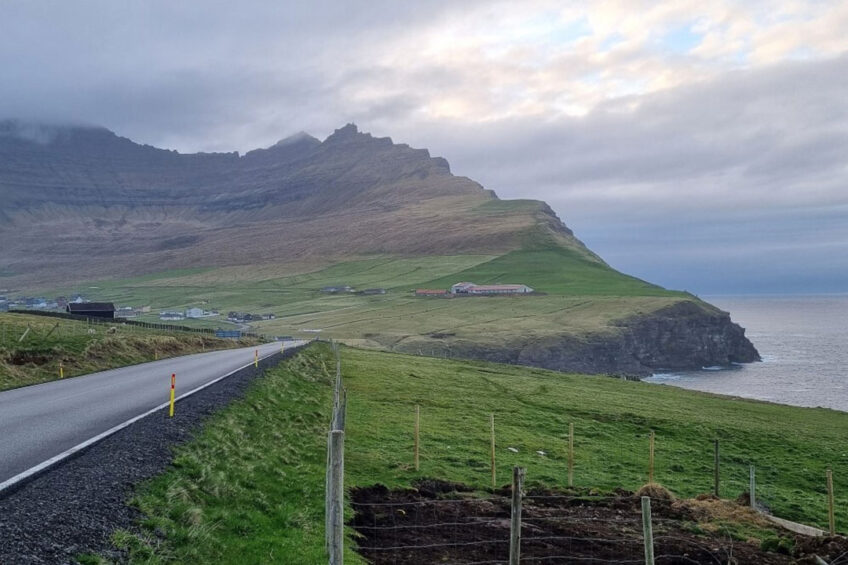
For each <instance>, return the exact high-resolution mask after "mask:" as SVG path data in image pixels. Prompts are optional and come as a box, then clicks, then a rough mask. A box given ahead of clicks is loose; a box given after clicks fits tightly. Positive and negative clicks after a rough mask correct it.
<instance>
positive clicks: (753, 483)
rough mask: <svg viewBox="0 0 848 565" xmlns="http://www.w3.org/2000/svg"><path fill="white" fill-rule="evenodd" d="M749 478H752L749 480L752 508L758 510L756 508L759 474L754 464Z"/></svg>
mask: <svg viewBox="0 0 848 565" xmlns="http://www.w3.org/2000/svg"><path fill="white" fill-rule="evenodd" d="M749 479H750V481H749V482H750V484H749V486H748V491H749V493H750V496H749V497H748V498H749V499H750V502H751V508H753V509H755V510H756V508H757V475H756V473H755V471H754V466H753V465H751V468H750V469H749Z"/></svg>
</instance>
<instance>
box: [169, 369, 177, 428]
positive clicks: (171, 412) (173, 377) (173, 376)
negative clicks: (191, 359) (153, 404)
mask: <svg viewBox="0 0 848 565" xmlns="http://www.w3.org/2000/svg"><path fill="white" fill-rule="evenodd" d="M176 385H177V375H176V373H171V405H170V407H169V408H168V417H169V418H173V417H174V389H175V387H176Z"/></svg>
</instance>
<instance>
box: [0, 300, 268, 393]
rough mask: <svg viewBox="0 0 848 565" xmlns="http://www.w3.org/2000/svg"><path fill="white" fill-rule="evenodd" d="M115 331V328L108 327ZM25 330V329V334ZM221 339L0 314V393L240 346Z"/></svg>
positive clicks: (242, 343)
mask: <svg viewBox="0 0 848 565" xmlns="http://www.w3.org/2000/svg"><path fill="white" fill-rule="evenodd" d="M112 328H114V329H112ZM27 329H29V331H27ZM253 343H256V340H252V339H250V340H247V339H246V340H239V341H234V340H226V339H217V338H215V337H211V336H209V335H203V334H195V333H188V332H178V331H174V332H165V331H161V330H151V329H145V328H139V327H135V326H125V325H121V324H117V323H116V324H114V325H104V324H88V323H86V322H80V321H75V320H63V319H57V318H48V317H44V316H31V315H27V314H0V390H6V389H10V388H15V387H19V386H25V385H30V384H35V383H40V382H45V381H50V380H54V379H58V378H59V375H60V373H59V366H60V364H61V366H62V370H63V371H64V376H65V377H73V376H76V375H82V374H86V373H92V372H94V371H101V370H105V369H112V368H114V367H123V366H126V365H134V364H136V363H143V362H146V361H153V360H154V359H163V358H165V357H175V356H177V355H186V354H188V353H198V352H200V351H211V350H214V349H226V348H231V347H242V346H247V345H251V344H253Z"/></svg>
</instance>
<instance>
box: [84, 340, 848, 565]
mask: <svg viewBox="0 0 848 565" xmlns="http://www.w3.org/2000/svg"><path fill="white" fill-rule="evenodd" d="M341 356H342V372H343V375H344V385H345V387H346V390H347V399H348V401H347V402H348V404H347V407H348V410H347V429H346V440H345V484H346V485H347V486H348V487H353V486H367V485H373V484H375V483H381V484H385V485H387V486H390V487H410V486H412V485H414V483H415V482H416V480H418V479H421V478H438V479H445V480H451V481H460V482H463V483H466V484H468V485H471V486H473V487H475V488H476V489H478V490H480V491H485V490H487V489H489V488H490V476H491V475H490V467H489V457H490V454H489V445H490V444H489V441H490V437H489V417H490V415H491V414H494V416H495V429H496V458H497V476H498V481H497V485H498V486H503V485H507V484H508V483H509V478H510V470H511V467H512V466H513V465H521V466H524V467H526V468H527V480H528V483H529V485H530V486H533V485H537V486H544V487H552V488H556V487H564V486H565V485H566V481H567V430H568V424H569V423H573V424H574V427H575V467H574V470H575V484H576V486H578V487H591V488H595V489H599V490H601V491H608V490H611V489H614V488H617V487H623V488H625V489H636V488H638V487H640V486H641V485H643V484H644V483H645V482H647V479H648V477H647V472H648V438H649V434H650V431H651V430H653V431H654V432H655V434H656V465H655V468H656V471H655V481H656V482H659V483H661V484H663V485H665V486H666V487H668V488H669V489H670V490H671V491H673V492H674V493H675V494H676V495H677V496H681V497H692V496H695V495H697V494H700V493H706V492H710V491H711V489H712V486H713V483H712V477H713V475H712V472H713V440H714V438H718V439H719V440H720V442H721V453H722V456H721V457H722V458H721V480H722V482H721V489H722V491H721V494H722V496H723V497H725V498H736V497H738V496H739V495H740V494H742V493H744V492H745V491H746V490H747V486H748V465H749V464H754V465H755V466H756V469H757V477H758V490H757V499H758V501H760V502H761V503H762V504H763V505H765V506H766V507H767V508H769V509H770V510H771V511H772V512H773V513H774V514H776V515H778V516H782V517H784V518H788V519H792V520H796V521H800V522H804V523H808V524H812V525H817V526H820V527H821V526H825V525H826V523H827V511H826V509H827V506H826V495H825V470H826V468H827V467H831V468H832V469H833V472H834V482H835V490H836V508H837V516H836V519H837V525H838V528H839V529H840V530H844V528H845V524H846V523H848V522H846V520H848V510H846V508H848V504H847V503H848V460H846V454H845V453H844V449H842V441H843V440H844V437H845V436H846V434H848V414H845V413H841V412H835V411H831V410H823V409H809V408H795V407H790V406H782V405H776V404H769V403H764V402H755V401H748V400H742V399H738V398H730V397H721V396H716V395H709V394H704V393H698V392H694V391H688V390H684V389H679V388H673V387H664V386H661V385H652V384H647V383H638V382H631V381H624V380H617V379H611V378H608V377H591V376H581V375H564V374H561V373H555V372H551V371H544V370H537V369H529V368H526V367H515V366H508V365H498V364H493V363H479V362H461V361H450V360H441V359H434V358H428V357H419V356H409V355H400V354H394V353H385V352H377V351H366V350H360V349H353V348H347V347H345V348H342V350H341ZM333 365H334V358H333V356H332V353H331V351H330V348H329V347H328V346H326V345H321V344H316V345H313V346H311V347H310V348H308V349H307V350H305V351H304V352H302V353H300V354H298V355H297V356H295V357H294V358H292V359H290V360H288V361H286V362H284V363H283V364H282V365H281V366H280V367H279V368H277V369H274V370H272V371H270V372H269V373H268V374H267V375H266V377H265V378H263V379H261V380H259V381H257V383H256V384H255V385H254V386H253V387H252V388H251V390H250V391H249V392H248V394H247V396H246V397H245V398H244V399H243V400H241V401H237V402H235V403H233V404H232V405H230V406H229V407H227V408H226V409H224V410H223V411H221V412H220V413H219V414H218V415H216V416H215V417H214V418H213V419H212V420H211V421H210V422H209V423H208V424H207V425H206V427H205V429H204V431H203V432H202V433H201V434H199V435H198V436H197V438H196V439H195V440H193V441H192V442H190V443H189V444H187V445H185V446H183V447H180V448H179V449H178V450H177V455H176V459H175V465H174V467H173V468H172V469H170V470H169V471H167V472H166V473H164V474H163V475H161V476H160V477H158V478H156V479H154V480H153V481H151V482H150V483H149V484H147V485H145V486H143V487H142V488H141V489H140V491H139V493H138V494H137V496H136V498H135V504H136V505H137V507H138V508H139V509H140V510H141V511H142V515H143V518H142V523H141V530H140V532H136V533H129V532H119V533H118V534H116V536H115V538H114V539H115V540H116V542H117V543H118V545H120V546H122V547H124V548H128V549H129V550H130V556H131V561H132V562H134V563H165V562H178V563H189V562H191V563H207V562H214V563H245V562H250V563H260V562H279V563H304V564H308V563H316V564H317V563H322V562H325V561H326V557H325V556H324V553H323V527H324V516H323V485H324V470H325V467H324V464H325V449H326V431H327V429H328V426H329V419H330V412H331V410H330V408H331V407H330V404H331V402H332V390H331V379H330V373H329V371H328V368H332V367H333ZM416 404H417V405H419V406H420V407H421V468H420V471H418V472H416V471H415V470H414V468H413V451H412V446H413V426H414V413H415V412H414V407H415V405H416ZM510 448H512V449H510ZM513 450H516V451H513ZM728 519H730V518H728ZM725 525H726V524H725ZM731 526H732V524H731ZM731 529H732V528H731ZM737 529H739V531H746V530H745V526H744V525H740V526H739V527H738V528H737ZM769 535H773V534H769ZM352 541H353V540H352ZM351 545H352V544H348V546H347V547H348V561H349V562H352V563H360V562H361V561H359V560H358V558H357V557H356V556H355V555H353V554H352V552H350V547H351ZM93 561H96V560H93Z"/></svg>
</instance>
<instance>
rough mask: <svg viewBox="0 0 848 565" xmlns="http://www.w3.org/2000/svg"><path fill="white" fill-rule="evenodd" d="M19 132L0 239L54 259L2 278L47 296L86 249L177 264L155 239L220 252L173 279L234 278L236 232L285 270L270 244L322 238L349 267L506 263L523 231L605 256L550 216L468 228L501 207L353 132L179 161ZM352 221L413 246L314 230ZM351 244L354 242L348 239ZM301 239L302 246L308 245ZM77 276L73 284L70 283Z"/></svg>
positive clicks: (13, 259) (1, 255)
mask: <svg viewBox="0 0 848 565" xmlns="http://www.w3.org/2000/svg"><path fill="white" fill-rule="evenodd" d="M10 124H11V123H10V122H4V123H3V124H0V132H5V135H0V160H2V163H3V164H2V165H0V197H2V199H3V202H4V213H3V217H2V219H0V234H2V233H3V231H5V232H6V233H7V234H8V235H9V236H10V237H11V236H12V234H13V233H14V234H18V236H17V239H18V240H20V239H21V236H23V235H26V236H27V237H28V238H29V239H30V243H31V242H44V243H45V245H35V246H33V245H31V244H28V245H26V246H16V245H11V246H9V247H7V248H6V249H5V250H4V251H2V252H0V268H2V269H5V270H6V271H11V272H13V273H23V274H24V275H22V276H20V277H19V279H18V280H21V282H24V283H28V284H42V283H44V282H47V281H46V280H45V277H48V276H49V277H53V276H55V275H56V273H57V272H59V273H61V272H63V271H66V270H67V269H66V267H65V266H64V265H63V263H65V261H64V259H66V258H67V257H68V255H69V254H70V255H73V254H75V253H76V252H75V251H74V248H73V247H70V248H69V247H68V245H65V244H66V243H70V244H72V245H79V246H81V249H80V252H79V255H82V256H84V257H85V259H86V262H87V263H89V264H98V263H100V262H101V261H100V260H99V258H100V257H101V256H102V255H103V254H105V255H110V254H111V253H110V249H116V250H121V251H122V253H126V252H127V249H128V248H131V247H132V245H133V244H135V245H137V251H138V253H140V254H149V253H154V254H155V253H157V252H158V251H165V250H168V251H174V249H173V248H168V249H162V248H161V246H157V245H156V244H152V245H151V244H148V243H147V242H146V239H156V237H157V236H158V235H161V236H162V240H163V241H168V240H173V239H175V238H180V239H183V240H185V236H187V235H192V236H194V237H196V238H199V239H200V240H206V239H208V240H209V241H210V245H209V249H208V252H207V251H204V248H200V249H198V252H199V253H200V255H201V257H202V260H200V261H198V260H197V259H200V258H196V259H191V258H186V257H183V256H180V255H179V254H178V256H174V257H170V256H167V255H162V256H161V258H160V259H161V261H162V262H163V265H162V267H163V270H164V269H168V268H174V267H177V266H180V265H182V264H183V263H181V261H182V262H185V261H188V262H189V263H190V264H205V265H207V266H215V265H218V264H235V263H234V257H232V255H233V253H230V252H228V245H227V238H228V237H229V236H231V235H232V234H231V233H226V232H232V230H233V228H234V227H236V226H241V227H245V226H249V230H248V231H251V232H252V233H253V236H252V237H251V239H250V241H247V242H244V241H242V242H240V243H239V245H242V246H243V247H242V250H243V251H244V252H245V253H246V256H247V257H249V258H250V260H251V261H257V260H258V261H267V260H271V259H273V260H286V259H287V258H289V256H290V255H292V253H288V252H287V251H286V250H285V249H278V250H277V251H276V252H274V253H269V251H270V250H271V249H272V248H273V247H274V243H273V241H272V239H273V237H275V236H280V235H285V236H288V237H289V238H291V236H292V235H293V234H294V235H297V234H296V232H298V230H300V231H302V232H304V233H306V234H308V237H309V242H310V244H309V245H308V246H305V247H313V246H314V244H315V239H314V237H315V236H316V233H317V232H321V234H322V237H323V238H324V239H326V240H327V242H328V244H330V245H323V246H319V247H320V253H322V254H328V253H329V254H331V255H336V253H333V250H332V247H333V245H337V246H338V248H339V249H338V251H339V253H338V255H342V256H348V255H350V254H354V255H356V254H358V253H362V254H365V255H368V254H373V253H401V254H402V253H404V252H405V245H406V244H409V249H408V251H409V252H411V253H428V252H429V253H445V252H456V251H460V252H469V251H472V250H477V251H484V252H501V251H508V250H510V249H515V248H518V247H519V246H520V245H521V242H520V239H521V237H520V234H519V232H520V231H521V230H522V229H525V230H533V229H542V230H543V231H545V230H550V231H551V232H552V235H553V237H555V238H559V239H562V242H563V243H564V244H566V245H570V246H574V247H575V248H576V249H579V250H581V252H584V253H586V254H587V256H594V254H591V253H590V252H589V251H588V249H586V248H585V246H584V245H583V244H582V243H581V242H579V241H578V240H577V239H576V238H574V236H573V234H572V233H571V232H570V230H568V228H567V227H565V225H564V224H562V222H561V221H560V220H559V218H557V217H556V215H555V214H554V213H553V210H551V209H550V207H548V206H547V205H546V204H544V203H541V202H540V203H539V204H538V205H537V206H536V209H535V210H533V211H529V210H528V209H525V210H524V211H516V212H514V213H510V214H507V215H506V216H504V218H503V222H501V223H500V225H499V224H498V222H497V221H495V220H497V218H493V217H487V216H486V215H485V214H470V213H469V212H471V211H472V210H473V209H474V208H476V207H478V206H480V205H483V204H485V203H486V202H489V201H492V200H497V201H499V200H498V199H497V196H496V195H495V194H494V192H492V191H489V190H486V189H484V188H483V187H482V186H481V185H480V184H479V183H476V182H474V181H472V180H471V179H468V178H466V177H460V176H455V175H453V174H452V173H451V172H450V166H449V164H448V162H447V160H445V159H444V158H441V157H435V158H434V157H431V156H430V153H429V151H427V150H426V149H413V148H411V147H409V146H408V145H405V144H395V143H394V142H393V141H392V140H391V139H390V138H379V137H373V136H371V135H370V134H367V133H362V132H359V130H358V128H357V127H356V126H355V125H354V124H348V125H346V126H344V127H342V128H339V129H337V130H336V131H335V132H333V133H332V134H331V135H329V136H328V137H327V138H326V139H325V140H324V141H323V142H321V141H318V140H317V139H316V138H314V137H312V136H309V135H308V134H295V136H292V137H289V138H284V139H283V140H281V141H280V142H278V143H276V144H274V145H272V146H271V147H268V148H264V149H257V150H253V151H249V152H247V153H245V154H244V155H238V154H237V153H191V154H181V153H178V152H175V151H170V150H165V149H158V148H155V147H152V146H149V145H139V144H135V143H134V142H132V141H130V140H129V139H127V138H123V137H120V136H118V135H116V134H115V133H113V132H111V131H110V130H107V129H105V128H93V127H85V128H72V127H70V128H62V129H61V130H58V133H56V132H53V133H54V134H53V135H52V137H51V136H50V135H49V133H50V132H48V131H47V130H44V129H42V130H39V132H37V136H38V137H40V139H37V140H34V139H32V137H33V136H23V137H22V136H20V135H14V133H11V134H10V133H9V132H10V131H12V132H13V131H14V128H13V126H12V125H10ZM45 132H47V133H45ZM45 139H46V141H45ZM499 202H509V201H499ZM352 215H360V216H363V217H365V218H366V219H367V220H368V221H370V222H374V224H375V227H376V228H377V230H379V231H378V233H379V232H380V231H381V232H383V233H395V234H397V232H403V233H407V234H408V236H409V237H406V238H401V239H402V240H405V243H403V242H398V244H397V245H392V244H390V243H389V242H388V241H384V242H382V243H381V242H376V241H374V240H372V241H370V242H369V241H368V239H369V238H367V237H363V235H364V234H362V233H360V232H359V231H358V230H351V229H340V228H339V225H338V223H337V224H336V225H335V226H334V229H333V230H329V229H326V228H322V226H321V225H315V224H323V223H324V220H327V219H328V218H330V217H332V216H337V217H339V218H345V219H347V220H346V221H349V219H350V218H351V216H352ZM400 216H404V217H400ZM44 218H48V219H49V221H47V222H45V221H44ZM361 220H362V218H360V222H361ZM540 220H543V221H541V222H540ZM428 224H429V227H428ZM263 225H264V228H266V229H262V226H263ZM39 226H41V227H42V228H43V229H38V228H39ZM51 226H52V227H51ZM63 226H64V229H63V231H64V232H65V233H66V234H74V233H81V232H85V240H84V241H80V240H74V238H73V237H71V238H70V240H71V241H68V237H62V236H59V235H57V234H56V233H55V229H56V228H57V227H58V228H60V229H62V227H63ZM286 226H288V227H289V228H291V229H286ZM440 227H441V228H442V229H439V228H440ZM130 228H132V230H131V231H132V232H133V233H128V232H129V231H130ZM20 230H23V232H21V231H20ZM151 230H153V231H151ZM374 231H376V230H374ZM340 232H346V233H344V234H343V237H337V235H339V233H340ZM352 232H356V233H352ZM216 234H217V235H222V236H226V237H220V238H219V237H216ZM487 237H488V238H489V239H488V241H487V240H486V238H487ZM294 239H295V240H297V241H299V242H300V243H303V242H302V240H303V238H302V237H294ZM415 240H417V243H416V242H415ZM427 242H429V243H430V245H426V244H425V243H427ZM165 247H168V246H167V245H166V246H165ZM305 247H304V248H305ZM428 247H429V248H430V249H429V250H428ZM54 250H56V251H60V253H58V254H57V253H54V252H53V251H54ZM213 251H214V252H213ZM92 252H94V253H92ZM33 253H35V254H38V255H39V256H41V257H42V258H48V259H50V260H51V261H53V263H54V268H53V271H52V274H50V275H47V274H46V273H44V274H38V271H39V269H38V267H39V265H38V264H35V262H33V261H29V260H28V258H29V257H30V256H31V255H32V254H33ZM57 255H58V256H57ZM271 255H277V257H271ZM295 255H296V254H295ZM151 259H153V258H151ZM41 262H43V261H39V263H41ZM116 267H117V268H116V269H111V274H112V275H117V276H125V275H134V274H139V273H141V272H143V271H141V270H138V269H133V268H132V267H131V266H130V265H124V264H121V261H120V260H119V261H118V265H116ZM57 269H58V270H57ZM95 271H96V273H95V275H96V276H99V275H101V274H104V273H103V271H102V269H100V268H95ZM68 274H69V275H70V276H73V275H74V273H73V271H72V270H69V272H68ZM80 280H81V279H80Z"/></svg>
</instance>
